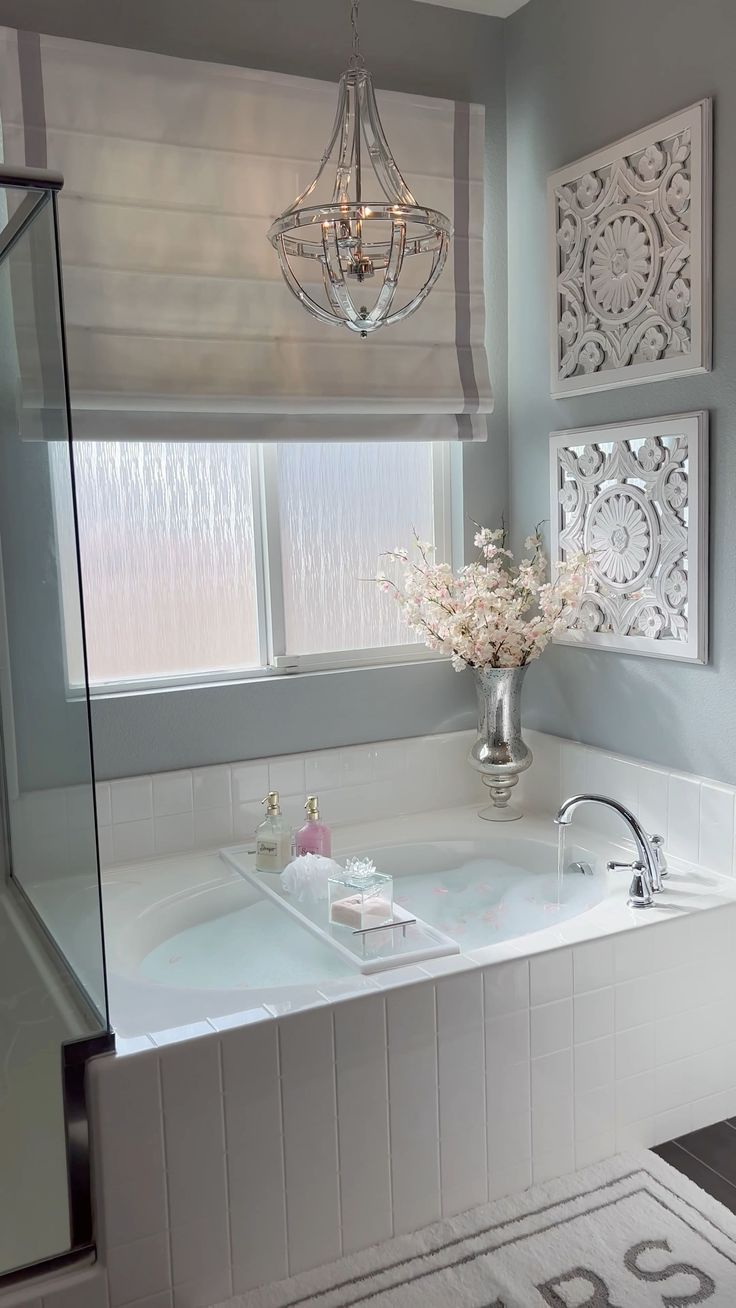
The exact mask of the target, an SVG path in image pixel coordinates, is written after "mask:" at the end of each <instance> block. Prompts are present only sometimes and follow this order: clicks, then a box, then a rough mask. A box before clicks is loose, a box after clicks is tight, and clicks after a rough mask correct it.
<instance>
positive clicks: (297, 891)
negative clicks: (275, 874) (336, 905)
mask: <svg viewBox="0 0 736 1308" xmlns="http://www.w3.org/2000/svg"><path fill="white" fill-rule="evenodd" d="M335 872H342V868H341V867H340V864H339V863H336V862H335V860H334V859H333V858H325V857H324V856H323V855H322V854H300V855H299V856H298V857H297V858H295V859H292V861H291V863H289V865H288V867H285V868H284V870H283V872H282V873H281V885H282V887H283V889H284V891H285V892H286V894H287V895H291V896H292V898H293V899H294V900H295V901H296V903H297V904H319V903H321V902H322V901H323V900H324V901H326V900H327V898H328V893H329V892H328V885H327V883H328V881H329V878H330V877H331V876H333V875H334V873H335Z"/></svg>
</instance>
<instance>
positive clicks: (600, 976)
mask: <svg viewBox="0 0 736 1308" xmlns="http://www.w3.org/2000/svg"><path fill="white" fill-rule="evenodd" d="M614 975H615V973H614V946H613V941H612V940H611V938H610V937H608V936H603V937H601V939H600V940H589V941H586V943H585V944H582V945H576V946H575V948H574V949H573V989H574V992H575V994H576V995H578V994H582V993H583V991H585V990H600V988H601V987H602V986H610V985H612V984H613V981H614Z"/></svg>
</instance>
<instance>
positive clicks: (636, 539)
mask: <svg viewBox="0 0 736 1308" xmlns="http://www.w3.org/2000/svg"><path fill="white" fill-rule="evenodd" d="M591 522H592V526H591V535H590V543H591V547H592V549H593V553H594V556H595V561H596V564H597V566H598V569H599V571H600V572H601V573H602V574H603V576H604V577H605V578H606V580H607V581H610V582H613V583H614V584H615V585H619V586H620V585H622V584H625V583H627V582H629V581H631V580H632V579H633V578H634V577H635V576H636V575H637V574H638V573H639V572H640V571H641V567H642V564H643V563H644V561H645V559H646V557H647V554H648V553H649V527H648V525H647V520H646V518H645V517H644V514H643V512H642V510H641V508H640V507H639V505H638V504H637V503H636V501H635V500H633V499H631V497H630V496H628V495H626V494H621V495H611V496H609V498H608V499H606V500H604V501H603V502H602V503H601V504H600V506H599V507H598V508H597V509H594V511H593V516H592V519H591Z"/></svg>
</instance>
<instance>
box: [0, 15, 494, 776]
mask: <svg viewBox="0 0 736 1308" xmlns="http://www.w3.org/2000/svg"><path fill="white" fill-rule="evenodd" d="M347 14H348V4H347V0H210V2H209V3H207V4H203V3H201V0H125V3H124V4H121V3H120V0H64V3H63V4H59V3H58V0H0V24H5V25H8V26H15V27H22V28H26V29H32V30H37V31H41V32H47V33H51V34H54V35H58V36H69V37H74V38H77V39H86V40H90V41H99V42H106V43H109V44H115V45H123V46H132V47H139V48H143V49H149V50H157V51H162V52H164V53H168V54H174V55H180V56H184V57H187V56H188V57H192V58H198V59H209V60H216V61H221V62H225V63H231V64H242V65H244V66H248V67H259V68H273V69H276V70H279V71H282V72H288V73H297V74H299V75H301V76H313V77H321V78H329V79H336V78H337V76H338V75H339V73H340V72H341V71H342V68H343V67H344V65H345V62H346V58H347V55H348V53H349V27H348V23H347ZM361 29H362V34H363V48H364V53H365V55H366V58H367V61H368V62H369V64H370V66H371V67H372V69H373V72H374V74H375V77H376V83H377V86H378V87H379V88H380V87H386V88H388V89H392V90H406V91H410V92H415V93H420V94H427V95H436V96H443V97H447V98H451V99H464V100H474V101H480V102H481V103H484V104H485V105H486V110H487V165H488V166H487V221H488V241H487V251H488V256H487V288H488V304H489V324H488V340H489V349H490V356H491V367H492V373H493V379H494V383H495V388H496V394H497V407H496V412H495V414H494V416H493V418H492V420H491V422H490V436H489V441H488V443H487V444H486V445H477V446H474V447H469V448H467V449H466V450H465V451H464V455H463V483H464V489H465V510H466V514H467V515H468V516H469V517H471V518H475V519H477V520H483V521H487V522H493V521H496V520H497V519H499V518H500V516H501V514H502V513H503V512H504V511H505V510H506V508H507V427H506V412H507V405H506V352H505V351H506V229H505V214H506V196H505V184H506V156H505V150H506V127H505V94H504V62H503V30H504V28H503V24H502V23H501V21H500V20H492V19H487V18H483V17H481V16H479V15H474V14H463V13H458V12H456V11H452V10H448V9H444V8H441V7H434V6H432V5H421V6H420V5H417V4H415V3H414V2H413V0H370V2H369V3H366V4H365V5H364V6H363V12H362V14H361ZM318 144H321V143H318ZM49 164H50V166H53V160H49ZM409 171H410V170H409ZM471 533H472V528H471V529H470V530H468V529H467V527H466V539H467V538H468V536H469V534H471ZM473 718H474V701H473V687H472V680H471V678H470V675H469V674H467V675H466V674H464V675H463V676H458V675H457V674H456V673H453V672H452V671H451V670H450V669H449V668H448V667H446V666H438V665H427V664H422V665H414V666H412V667H398V668H390V669H380V670H369V671H362V670H361V671H358V670H356V671H349V672H341V673H320V674H316V675H314V676H310V677H309V678H308V679H307V678H299V679H297V678H290V679H288V680H287V679H279V680H278V681H275V680H274V679H270V680H264V681H258V682H249V683H243V684H240V685H229V686H221V687H209V688H204V689H196V690H177V691H171V692H165V693H160V692H159V693H156V694H148V695H144V696H142V695H136V696H119V697H114V698H109V699H105V700H96V701H95V705H94V713H93V722H94V729H95V755H96V763H97V769H98V774H99V775H100V776H102V777H110V776H120V775H126V774H132V773H136V772H146V771H149V770H159V769H163V768H176V767H185V766H191V765H195V764H206V763H216V762H220V761H224V760H227V759H233V758H249V757H257V756H258V755H264V754H278V753H287V752H291V751H293V750H301V749H308V748H311V749H316V748H320V747H322V746H329V745H339V744H344V743H348V742H352V741H355V742H364V741H369V740H379V739H383V738H391V737H399V736H406V735H413V734H421V733H424V732H432V731H445V730H454V729H457V728H460V727H466V726H469V725H471V723H472V721H473Z"/></svg>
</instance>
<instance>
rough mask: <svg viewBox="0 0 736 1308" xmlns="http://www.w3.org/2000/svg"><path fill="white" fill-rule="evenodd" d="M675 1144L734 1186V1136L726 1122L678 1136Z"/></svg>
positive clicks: (735, 1155)
mask: <svg viewBox="0 0 736 1308" xmlns="http://www.w3.org/2000/svg"><path fill="white" fill-rule="evenodd" d="M676 1143H677V1144H679V1145H680V1147H681V1148H682V1149H686V1150H687V1152H688V1153H689V1154H693V1155H694V1157H695V1158H699V1159H700V1161H701V1163H706V1164H707V1166H708V1167H712V1168H713V1171H714V1172H719V1173H720V1175H721V1176H723V1177H725V1178H726V1180H727V1181H731V1182H732V1184H733V1185H736V1136H735V1134H734V1131H733V1128H732V1127H730V1126H729V1125H728V1123H727V1122H718V1123H717V1124H716V1125H715V1126H705V1127H703V1128H702V1129H701V1130H700V1131H691V1132H690V1134H689V1135H682V1136H678V1138H677V1141H676Z"/></svg>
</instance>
